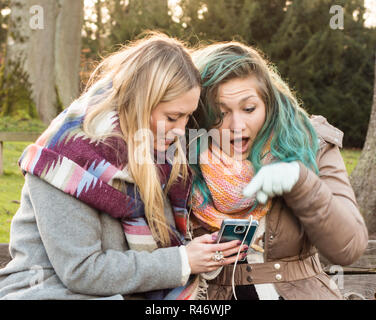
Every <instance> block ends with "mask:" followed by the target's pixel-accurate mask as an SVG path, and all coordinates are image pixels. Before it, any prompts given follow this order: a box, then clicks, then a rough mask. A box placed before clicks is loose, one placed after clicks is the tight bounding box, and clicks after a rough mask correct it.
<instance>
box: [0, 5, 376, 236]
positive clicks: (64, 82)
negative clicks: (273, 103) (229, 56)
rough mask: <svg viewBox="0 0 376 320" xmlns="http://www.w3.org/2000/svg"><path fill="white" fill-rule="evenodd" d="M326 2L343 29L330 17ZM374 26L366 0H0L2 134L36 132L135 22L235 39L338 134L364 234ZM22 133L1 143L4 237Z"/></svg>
mask: <svg viewBox="0 0 376 320" xmlns="http://www.w3.org/2000/svg"><path fill="white" fill-rule="evenodd" d="M35 5H37V6H39V7H37V9H38V8H42V9H43V19H42V20H43V21H42V22H43V28H41V29H39V28H36V29H35V28H32V27H31V26H32V25H31V24H30V23H31V22H33V23H34V24H36V25H37V26H38V23H41V19H40V17H39V21H38V19H37V18H38V11H37V10H36V11H30V8H32V7H33V6H35ZM334 5H336V6H340V8H342V9H343V18H344V19H343V28H333V27H332V26H331V25H330V21H331V19H332V18H333V16H334V13H333V12H332V13H331V11H330V8H331V7H332V6H334ZM336 22H337V25H338V22H339V21H338V20H337V21H336ZM375 26H376V0H366V1H364V0H348V1H344V0H337V1H329V0H289V1H286V0H180V1H179V0H174V1H171V0H170V1H167V0H85V1H83V0H56V1H55V0H23V1H21V0H1V1H0V132H16V131H17V132H20V131H21V132H41V131H43V130H44V128H46V126H47V125H48V124H49V122H50V121H51V120H52V119H53V118H54V117H55V116H56V115H57V114H58V113H59V112H61V111H62V110H63V109H64V108H66V107H67V106H69V104H70V103H71V102H72V101H73V100H74V99H76V98H77V97H78V96H79V94H80V92H82V90H83V89H84V87H85V84H86V82H87V80H88V77H89V75H90V73H91V71H92V70H93V69H94V67H95V65H96V64H97V63H98V62H99V61H100V60H101V58H102V57H104V56H106V55H108V54H110V53H111V52H113V51H115V50H117V49H119V48H120V46H121V45H123V44H126V43H127V41H129V40H133V39H137V38H138V37H140V36H141V34H142V33H143V32H144V31H145V30H159V31H162V32H164V33H166V34H168V35H170V36H173V37H177V38H179V39H181V40H184V41H185V42H187V43H188V44H189V45H191V46H195V45H198V44H200V43H207V42H210V41H229V40H238V41H241V42H243V43H246V44H249V45H253V46H255V47H257V48H259V49H260V50H261V51H263V52H264V53H265V55H266V57H267V58H268V60H270V61H272V62H273V64H274V65H275V67H276V68H277V69H278V71H279V73H280V74H281V76H282V78H283V79H285V80H286V81H287V82H288V84H289V85H290V86H291V88H292V89H293V91H294V92H295V93H296V95H297V96H298V98H299V100H300V101H301V103H302V106H303V107H304V108H305V109H306V110H307V111H308V113H310V114H320V115H323V116H324V117H326V118H327V120H328V121H329V122H330V123H331V124H332V125H334V126H336V127H337V128H339V129H340V130H342V131H343V132H344V141H343V145H344V148H343V149H342V150H341V152H342V155H343V157H344V160H345V164H346V168H347V171H348V173H349V175H351V183H352V185H353V187H354V190H355V192H356V195H357V199H358V202H359V204H360V206H361V212H362V214H363V215H364V216H365V218H366V222H367V226H368V228H369V231H370V235H371V237H374V234H376V222H375V214H376V189H375V188H376V187H375V185H376V177H375V175H376V123H375V122H376V115H375V116H373V118H374V120H373V121H372V119H373V118H372V116H371V111H372V114H376V111H375V110H376V107H375V103H373V99H374V100H375V98H374V78H375V44H376V27H375ZM375 97H376V95H375ZM367 132H368V133H367ZM29 143H30V142H26V141H25V142H7V141H4V143H3V158H4V173H3V175H0V243H1V242H5V243H7V242H9V229H10V223H11V220H12V217H13V215H14V214H15V213H16V211H17V209H18V207H19V204H20V202H19V201H20V192H21V188H22V185H23V182H24V178H23V176H22V174H21V172H20V170H19V168H18V166H17V160H18V158H19V157H20V155H21V153H22V151H23V149H24V148H25V147H26V146H27V145H28V144H29ZM362 150H363V152H362ZM362 159H363V160H362ZM361 160H362V161H361ZM372 186H373V187H372ZM372 188H373V189H372ZM374 238H375V239H376V237H374Z"/></svg>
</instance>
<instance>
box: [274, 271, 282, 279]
mask: <svg viewBox="0 0 376 320" xmlns="http://www.w3.org/2000/svg"><path fill="white" fill-rule="evenodd" d="M275 278H276V280H278V281H280V280H282V275H281V274H279V273H277V274H276V276H275Z"/></svg>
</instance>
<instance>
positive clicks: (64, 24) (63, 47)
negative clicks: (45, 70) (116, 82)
mask: <svg viewBox="0 0 376 320" xmlns="http://www.w3.org/2000/svg"><path fill="white" fill-rule="evenodd" d="M59 4H60V6H59V10H58V16H57V24H56V31H57V32H56V36H55V72H56V85H57V89H58V95H59V98H60V100H61V103H62V104H63V106H65V107H67V106H69V105H70V104H71V102H72V101H73V100H74V99H76V98H77V97H78V95H79V93H80V77H79V74H80V53H81V29H82V24H83V18H84V10H83V0H59Z"/></svg>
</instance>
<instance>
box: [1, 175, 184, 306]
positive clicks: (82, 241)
mask: <svg viewBox="0 0 376 320" xmlns="http://www.w3.org/2000/svg"><path fill="white" fill-rule="evenodd" d="M166 208H167V209H166V216H167V219H168V220H169V222H170V223H171V224H173V225H174V221H173V220H174V219H173V216H172V211H171V208H170V207H168V206H166ZM10 254H11V256H12V260H11V262H9V263H8V265H7V266H6V267H5V268H3V269H0V299H33V300H35V299H59V300H63V299H123V298H125V299H127V298H137V299H138V298H142V294H138V293H142V292H145V291H150V290H158V289H166V288H174V287H178V286H180V285H181V281H182V262H181V257H180V252H179V248H178V247H171V248H162V249H157V250H155V251H154V252H152V253H149V252H145V251H140V252H138V251H134V250H129V249H128V246H127V243H126V240H125V236H124V233H123V230H122V226H121V224H120V222H119V221H118V220H116V219H114V218H112V217H110V216H109V215H107V214H106V213H102V212H98V211H96V210H94V209H92V208H91V207H89V206H87V205H86V204H84V203H83V202H81V201H79V200H77V199H76V198H74V197H72V196H70V195H68V194H65V193H64V192H62V191H60V190H58V189H56V188H55V187H53V186H51V185H50V184H48V183H46V182H44V181H42V180H41V179H39V178H38V177H35V176H32V175H30V174H27V175H26V176H25V184H24V187H23V189H22V194H21V206H20V208H19V210H18V211H17V213H16V214H15V216H14V218H13V220H12V224H11V234H10Z"/></svg>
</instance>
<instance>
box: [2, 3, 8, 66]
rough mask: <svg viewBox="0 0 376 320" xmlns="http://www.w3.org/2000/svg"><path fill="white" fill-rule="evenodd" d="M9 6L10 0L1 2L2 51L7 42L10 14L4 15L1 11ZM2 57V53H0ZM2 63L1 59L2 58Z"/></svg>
mask: <svg viewBox="0 0 376 320" xmlns="http://www.w3.org/2000/svg"><path fill="white" fill-rule="evenodd" d="M8 8H9V0H2V1H1V2H0V51H1V50H2V49H3V47H4V44H5V42H6V38H7V33H8V18H9V15H8V14H7V15H3V14H2V13H1V12H2V11H3V10H5V9H8ZM0 59H1V55H0ZM0 64H1V60H0Z"/></svg>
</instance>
